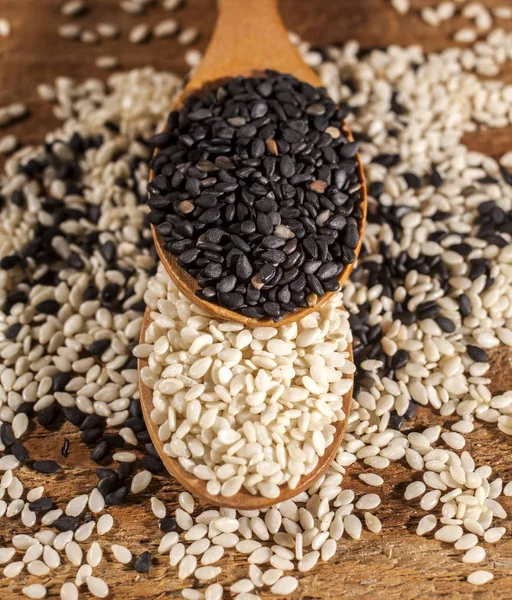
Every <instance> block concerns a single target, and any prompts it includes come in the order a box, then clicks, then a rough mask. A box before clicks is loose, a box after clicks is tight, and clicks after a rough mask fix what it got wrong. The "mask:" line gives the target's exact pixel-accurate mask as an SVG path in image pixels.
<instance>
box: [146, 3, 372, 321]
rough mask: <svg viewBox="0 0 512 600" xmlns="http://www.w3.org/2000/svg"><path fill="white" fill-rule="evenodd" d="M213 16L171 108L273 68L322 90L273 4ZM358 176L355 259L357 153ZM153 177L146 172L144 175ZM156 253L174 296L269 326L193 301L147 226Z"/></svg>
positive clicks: (229, 6)
mask: <svg viewBox="0 0 512 600" xmlns="http://www.w3.org/2000/svg"><path fill="white" fill-rule="evenodd" d="M218 7H219V15H218V18H217V24H216V26H215V31H214V33H213V36H212V39H211V41H210V44H209V45H208V49H207V51H206V54H205V56H204V58H203V60H202V62H201V64H200V66H199V67H198V69H197V71H196V72H195V73H194V75H193V76H192V78H191V80H190V81H189V82H188V84H187V85H186V87H185V89H184V90H183V92H182V93H181V94H180V96H179V97H178V99H177V100H176V102H175V105H174V108H175V109H179V108H180V107H181V106H182V105H183V103H184V101H185V100H186V98H187V97H188V96H190V95H192V94H195V95H201V94H204V93H205V92H206V91H208V90H209V89H212V88H215V87H217V86H218V85H220V84H221V83H222V82H224V81H225V80H227V79H231V78H232V77H236V76H238V75H243V76H245V77H249V76H262V75H264V70H265V69H273V70H275V71H280V72H282V73H289V74H291V75H294V76H295V77H296V78H297V79H300V80H301V81H305V82H307V83H309V84H311V85H313V86H322V85H323V84H322V82H321V81H320V79H319V78H318V76H317V75H316V74H315V73H314V72H313V71H312V70H311V69H310V68H309V67H308V66H307V65H306V64H305V63H304V61H303V60H302V58H301V57H300V54H299V53H298V51H297V50H296V49H295V47H294V46H293V45H292V44H291V42H290V41H289V39H288V34H287V32H286V29H285V28H284V25H283V22H282V21H281V18H280V16H279V13H278V10H277V6H276V0H218ZM342 129H343V131H344V133H345V134H346V135H347V137H348V138H349V139H350V140H353V138H352V134H351V132H350V130H349V128H348V126H347V125H346V123H342ZM357 161H358V164H359V169H358V174H359V180H360V181H361V184H362V191H361V195H362V199H361V212H362V218H361V221H360V223H359V243H358V245H357V247H356V248H355V254H356V257H357V256H358V255H359V250H360V249H361V243H362V240H363V233H364V225H365V221H366V211H367V198H366V185H365V178H364V172H363V167H362V164H361V160H360V158H359V155H357ZM152 176H153V172H151V174H150V177H152ZM152 231H153V237H154V240H155V246H156V250H157V252H158V255H159V257H160V260H161V261H162V264H163V265H164V267H165V270H166V271H167V273H168V274H169V276H170V278H171V279H172V280H173V282H174V283H175V285H176V287H177V288H178V289H179V290H180V292H181V293H182V294H183V295H185V296H186V297H187V298H188V299H189V300H190V301H191V302H192V303H194V304H196V305H197V306H200V307H201V308H202V309H203V310H204V311H206V312H208V313H209V314H211V315H212V316H214V317H215V318H217V319H221V320H228V321H236V322H238V323H242V324H243V325H244V326H245V327H264V326H274V325H275V323H274V322H273V321H272V319H271V318H266V319H265V318H262V319H255V318H252V317H247V316H245V315H242V314H240V313H238V312H235V311H232V310H229V309H227V308H224V307H222V306H219V305H218V304H214V303H212V302H208V301H207V300H203V299H201V298H198V297H197V296H196V294H195V292H196V290H197V289H199V286H198V284H197V281H196V279H195V278H194V277H192V276H191V275H189V274H188V273H187V272H186V271H185V269H183V268H182V267H181V266H180V265H179V264H178V261H177V259H176V257H175V256H174V255H172V254H171V253H169V252H167V250H165V248H164V246H163V245H162V241H161V238H160V236H159V234H158V232H157V231H156V229H155V227H153V226H152ZM353 266H354V263H352V264H350V265H346V266H345V267H344V269H343V271H342V272H341V273H340V275H339V277H338V281H339V283H340V285H342V284H343V283H344V282H345V281H346V279H347V277H348V276H349V274H350V271H351V270H352V268H353ZM333 293H335V292H328V293H326V294H324V295H323V296H321V297H320V298H319V299H318V301H317V303H316V305H314V306H311V307H307V308H299V309H297V310H296V311H295V312H293V313H289V314H287V315H285V316H284V317H283V318H282V319H281V320H280V321H279V325H286V324H288V323H292V322H293V321H297V320H299V319H302V318H303V317H305V316H306V315H307V314H309V313H311V312H313V311H315V310H318V308H320V306H322V304H325V302H327V301H328V300H329V298H330V297H331V296H332V295H333Z"/></svg>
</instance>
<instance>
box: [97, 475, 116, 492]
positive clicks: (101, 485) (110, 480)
mask: <svg viewBox="0 0 512 600" xmlns="http://www.w3.org/2000/svg"><path fill="white" fill-rule="evenodd" d="M118 485H119V479H118V477H117V474H116V473H115V472H114V473H113V474H110V475H106V476H105V477H103V478H102V479H101V480H100V481H99V482H98V490H99V491H100V492H101V493H102V495H103V496H107V495H108V494H110V493H111V492H113V491H114V490H115V489H116V488H117V486H118Z"/></svg>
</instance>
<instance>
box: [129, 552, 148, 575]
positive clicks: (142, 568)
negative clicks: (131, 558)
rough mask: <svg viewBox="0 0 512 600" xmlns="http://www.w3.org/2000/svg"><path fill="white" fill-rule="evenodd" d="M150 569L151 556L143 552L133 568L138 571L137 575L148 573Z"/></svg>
mask: <svg viewBox="0 0 512 600" xmlns="http://www.w3.org/2000/svg"><path fill="white" fill-rule="evenodd" d="M150 567H151V554H150V553H149V552H143V553H142V554H141V555H140V556H138V557H137V559H136V560H135V562H134V563H133V568H134V569H135V570H136V571H137V573H147V572H148V571H149V569H150Z"/></svg>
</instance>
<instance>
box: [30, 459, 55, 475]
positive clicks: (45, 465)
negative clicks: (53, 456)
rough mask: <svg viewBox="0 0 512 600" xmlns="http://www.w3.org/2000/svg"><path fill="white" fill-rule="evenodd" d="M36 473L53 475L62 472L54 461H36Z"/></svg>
mask: <svg viewBox="0 0 512 600" xmlns="http://www.w3.org/2000/svg"><path fill="white" fill-rule="evenodd" d="M32 466H33V468H34V471H37V472H38V473H45V474H47V475H51V474H52V473H56V472H57V471H59V470H60V466H59V465H58V464H57V463H56V462H55V461H54V460H36V461H34V463H33V464H32Z"/></svg>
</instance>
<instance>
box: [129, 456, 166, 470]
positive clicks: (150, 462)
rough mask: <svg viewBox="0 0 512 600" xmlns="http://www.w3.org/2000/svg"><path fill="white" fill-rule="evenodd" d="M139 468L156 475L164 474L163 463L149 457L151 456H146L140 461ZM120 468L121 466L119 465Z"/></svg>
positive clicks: (154, 457) (153, 457)
mask: <svg viewBox="0 0 512 600" xmlns="http://www.w3.org/2000/svg"><path fill="white" fill-rule="evenodd" d="M123 464H131V463H123ZM140 464H141V466H142V467H143V468H144V469H147V470H148V471H150V472H151V473H154V474H155V475H158V474H159V473H163V472H164V470H165V469H164V463H163V462H162V461H161V460H160V459H159V458H157V457H156V456H151V454H147V455H146V456H144V457H143V458H142V460H141V461H140ZM121 466H122V465H121Z"/></svg>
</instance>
